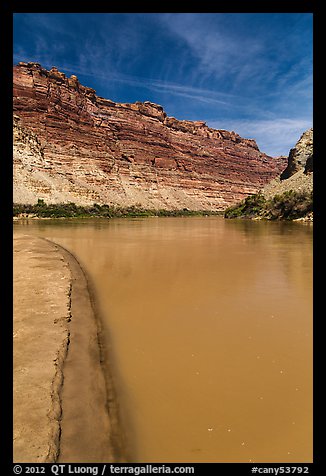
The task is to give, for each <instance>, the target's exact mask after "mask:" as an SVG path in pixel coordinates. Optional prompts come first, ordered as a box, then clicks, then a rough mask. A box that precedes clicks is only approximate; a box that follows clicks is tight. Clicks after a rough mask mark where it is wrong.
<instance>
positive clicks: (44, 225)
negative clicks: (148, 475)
mask: <svg viewBox="0 0 326 476" xmlns="http://www.w3.org/2000/svg"><path fill="white" fill-rule="evenodd" d="M14 229H15V232H17V233H24V234H25V233H26V234H33V235H38V236H43V237H47V238H49V239H50V240H53V241H55V242H57V243H58V244H60V245H62V246H64V247H65V248H67V249H68V250H69V251H71V252H72V253H73V254H74V255H75V256H76V257H77V258H78V260H79V261H80V263H81V264H82V266H83V267H84V269H85V270H86V271H87V273H88V274H89V275H90V277H91V279H92V282H93V283H94V285H95V288H96V293H97V296H98V301H99V305H100V308H101V316H102V320H103V329H104V337H105V340H106V342H107V345H108V346H110V355H111V357H110V358H111V360H112V362H111V363H112V368H113V373H114V379H115V383H116V391H117V395H118V400H119V406H120V413H121V420H122V426H123V429H124V432H125V434H126V444H127V449H128V454H129V459H130V460H131V461H132V462H311V461H312V234H313V232H312V226H311V225H310V224H300V223H284V222H283V223H276V222H262V221H261V222H255V221H246V220H224V219H223V218H221V217H200V218H197V217H194V218H145V219H111V220H108V221H106V220H102V219H87V220H86V219H85V220H77V219H76V220H28V221H24V222H21V223H18V222H16V223H15V225H14Z"/></svg>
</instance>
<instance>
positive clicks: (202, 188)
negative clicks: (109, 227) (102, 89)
mask: <svg viewBox="0 0 326 476" xmlns="http://www.w3.org/2000/svg"><path fill="white" fill-rule="evenodd" d="M14 138H15V141H14V144H15V146H14V201H15V202H16V203H35V202H36V201H37V199H38V198H42V199H44V200H45V201H46V202H48V203H58V202H67V201H72V202H75V203H77V204H81V205H83V204H85V205H86V204H93V203H94V202H97V203H101V204H103V203H107V204H117V205H123V206H127V205H133V204H139V205H141V206H143V207H146V208H166V209H174V208H189V209H193V210H196V209H197V210H198V209H202V210H205V209H206V210H209V209H215V210H218V209H224V208H225V207H226V206H228V205H230V204H232V203H234V202H237V201H239V200H241V199H242V198H244V197H246V196H247V195H248V194H251V193H255V192H257V191H258V190H259V189H261V188H262V187H263V186H264V185H265V184H266V183H267V182H269V181H270V180H271V179H272V178H274V177H276V176H278V175H279V174H280V172H281V171H282V170H283V169H284V167H285V165H286V163H285V159H273V158H271V157H268V156H267V155H265V154H263V153H262V152H260V151H259V149H258V147H257V144H256V142H255V141H254V140H252V139H243V138H242V137H240V136H239V135H238V134H236V133H235V132H228V131H225V130H215V129H211V128H209V127H208V126H207V125H206V124H205V123H204V122H201V121H196V122H192V121H179V120H177V119H175V118H174V117H167V115H166V113H165V112H164V110H163V108H162V107H161V106H159V105H157V104H153V103H151V102H148V101H146V102H144V103H142V102H136V103H135V104H119V103H115V102H113V101H110V100H108V99H104V98H102V97H99V96H97V95H96V94H95V91H94V90H93V89H91V88H87V87H85V86H83V85H81V84H80V83H79V81H78V79H77V77H76V76H74V75H72V76H71V77H70V78H68V77H66V75H65V74H64V73H61V72H59V71H58V70H57V69H56V68H52V69H51V70H50V71H47V70H46V69H44V68H42V67H41V65H39V64H38V63H19V64H18V65H17V66H15V67H14Z"/></svg>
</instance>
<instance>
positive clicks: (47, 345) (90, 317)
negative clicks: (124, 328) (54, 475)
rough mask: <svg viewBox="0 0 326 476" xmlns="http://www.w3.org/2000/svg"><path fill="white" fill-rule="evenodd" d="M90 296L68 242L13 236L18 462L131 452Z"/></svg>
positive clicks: (109, 457) (116, 457) (108, 457)
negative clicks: (127, 449) (106, 369)
mask: <svg viewBox="0 0 326 476" xmlns="http://www.w3.org/2000/svg"><path fill="white" fill-rule="evenodd" d="M92 301H93V297H92V292H91V291H90V290H89V285H88V282H87V279H86V276H85V274H84V272H83V270H82V269H81V267H80V265H79V263H78V262H77V260H76V259H75V258H74V257H73V256H72V255H71V254H70V253H69V252H68V251H67V250H65V249H63V248H62V247H60V246H59V245H57V244H55V243H52V242H50V241H48V240H44V239H40V238H36V237H32V236H27V235H24V236H19V237H16V236H15V237H14V444H13V449H14V461H15V462H37V463H41V462H57V461H60V462H104V461H112V462H121V461H124V460H125V459H124V457H123V449H122V446H123V445H122V435H121V431H120V428H119V418H118V410H117V402H116V399H115V396H114V389H113V384H112V380H111V381H109V378H107V379H106V381H105V378H104V373H103V368H102V361H103V356H102V352H103V348H102V344H101V340H100V334H101V330H100V323H99V320H98V318H97V317H96V313H95V312H94V309H93V303H92ZM105 374H106V375H109V374H107V372H105ZM108 397H109V398H108Z"/></svg>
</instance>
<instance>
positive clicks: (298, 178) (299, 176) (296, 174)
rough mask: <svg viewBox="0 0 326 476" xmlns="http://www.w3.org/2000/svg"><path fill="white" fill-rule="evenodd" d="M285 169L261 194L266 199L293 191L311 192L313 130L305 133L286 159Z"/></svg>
mask: <svg viewBox="0 0 326 476" xmlns="http://www.w3.org/2000/svg"><path fill="white" fill-rule="evenodd" d="M287 162H288V164H287V167H286V168H285V170H283V172H282V173H281V175H280V177H277V178H275V179H273V180H272V181H271V182H270V183H269V184H267V185H266V186H265V187H264V188H263V190H262V192H263V194H264V195H265V197H266V198H271V197H273V196H274V195H276V194H280V193H283V192H287V191H289V190H293V191H295V192H308V193H309V192H312V191H313V173H312V172H313V129H308V130H307V131H305V132H304V133H303V134H302V135H301V137H300V139H299V140H298V142H297V143H296V145H295V146H294V147H293V149H291V150H290V153H289V156H288V158H287Z"/></svg>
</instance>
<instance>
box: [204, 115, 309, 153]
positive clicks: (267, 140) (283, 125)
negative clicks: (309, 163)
mask: <svg viewBox="0 0 326 476" xmlns="http://www.w3.org/2000/svg"><path fill="white" fill-rule="evenodd" d="M209 125H210V126H211V127H213V128H216V129H219V128H220V129H222V128H223V129H227V130H234V131H236V132H237V133H238V134H240V135H241V136H242V137H246V138H251V139H252V138H253V139H255V140H256V142H257V144H258V146H259V148H260V150H261V151H262V152H265V153H266V154H268V155H271V156H280V155H284V156H287V155H288V154H289V151H290V149H291V148H292V147H294V145H295V144H296V142H297V141H298V139H299V138H300V136H301V134H302V133H303V132H304V131H306V130H307V129H309V128H310V127H312V121H310V120H309V119H300V118H299V119H293V118H278V117H276V118H274V119H269V120H265V119H261V120H259V119H258V120H255V119H253V120H241V119H240V120H231V121H225V122H223V123H222V122H214V121H210V122H209Z"/></svg>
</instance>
